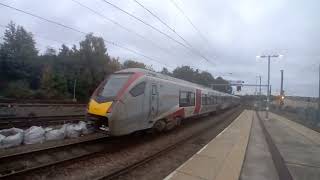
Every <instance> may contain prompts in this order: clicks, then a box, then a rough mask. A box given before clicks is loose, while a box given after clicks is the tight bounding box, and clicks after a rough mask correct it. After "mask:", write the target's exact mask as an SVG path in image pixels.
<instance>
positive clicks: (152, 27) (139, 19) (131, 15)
mask: <svg viewBox="0 0 320 180" xmlns="http://www.w3.org/2000/svg"><path fill="white" fill-rule="evenodd" d="M102 1H103V2H105V3H107V4H109V5H110V6H112V7H114V8H116V9H118V10H119V11H121V12H123V13H125V14H127V15H128V16H130V17H132V18H134V19H136V20H137V21H139V22H141V23H143V24H144V25H146V26H148V27H150V28H151V29H153V30H155V31H157V32H158V33H160V34H162V35H164V36H165V37H167V38H168V39H170V40H172V41H174V42H176V43H177V44H179V45H181V46H183V47H184V48H186V49H188V50H189V51H191V52H192V53H193V54H196V55H198V56H200V57H201V58H203V59H205V60H206V61H208V62H211V61H210V60H209V59H207V58H206V57H205V56H203V55H202V54H200V53H199V52H195V51H194V50H193V49H191V48H190V47H188V46H186V45H185V44H183V43H181V42H180V41H178V40H176V39H174V38H173V37H171V36H170V35H168V34H167V33H165V32H163V31H161V30H159V29H158V28H156V27H154V26H152V25H151V24H149V23H147V22H145V21H143V20H142V19H141V18H138V17H137V16H135V15H133V14H131V13H129V12H128V11H126V10H124V9H122V8H120V7H119V6H116V5H114V4H112V3H111V2H109V1H106V0H102Z"/></svg>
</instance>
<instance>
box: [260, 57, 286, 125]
mask: <svg viewBox="0 0 320 180" xmlns="http://www.w3.org/2000/svg"><path fill="white" fill-rule="evenodd" d="M282 57H283V55H281V54H269V55H261V56H256V58H257V59H259V58H268V86H267V87H268V90H267V108H266V120H268V119H269V104H270V60H271V58H282Z"/></svg>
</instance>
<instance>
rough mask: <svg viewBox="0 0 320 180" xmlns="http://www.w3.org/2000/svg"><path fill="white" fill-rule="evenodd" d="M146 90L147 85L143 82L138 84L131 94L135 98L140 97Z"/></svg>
mask: <svg viewBox="0 0 320 180" xmlns="http://www.w3.org/2000/svg"><path fill="white" fill-rule="evenodd" d="M145 88H146V83H145V82H142V83H139V84H137V85H136V86H135V87H134V88H132V89H131V91H130V94H131V95H132V96H133V97H136V96H140V95H141V94H143V93H144V89H145Z"/></svg>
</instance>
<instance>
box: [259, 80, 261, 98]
mask: <svg viewBox="0 0 320 180" xmlns="http://www.w3.org/2000/svg"><path fill="white" fill-rule="evenodd" d="M259 79H260V85H259V94H260V96H261V76H259Z"/></svg>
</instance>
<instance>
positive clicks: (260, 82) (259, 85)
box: [259, 76, 262, 110]
mask: <svg viewBox="0 0 320 180" xmlns="http://www.w3.org/2000/svg"><path fill="white" fill-rule="evenodd" d="M259 80H260V85H259V110H260V109H261V104H262V102H261V76H259Z"/></svg>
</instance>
